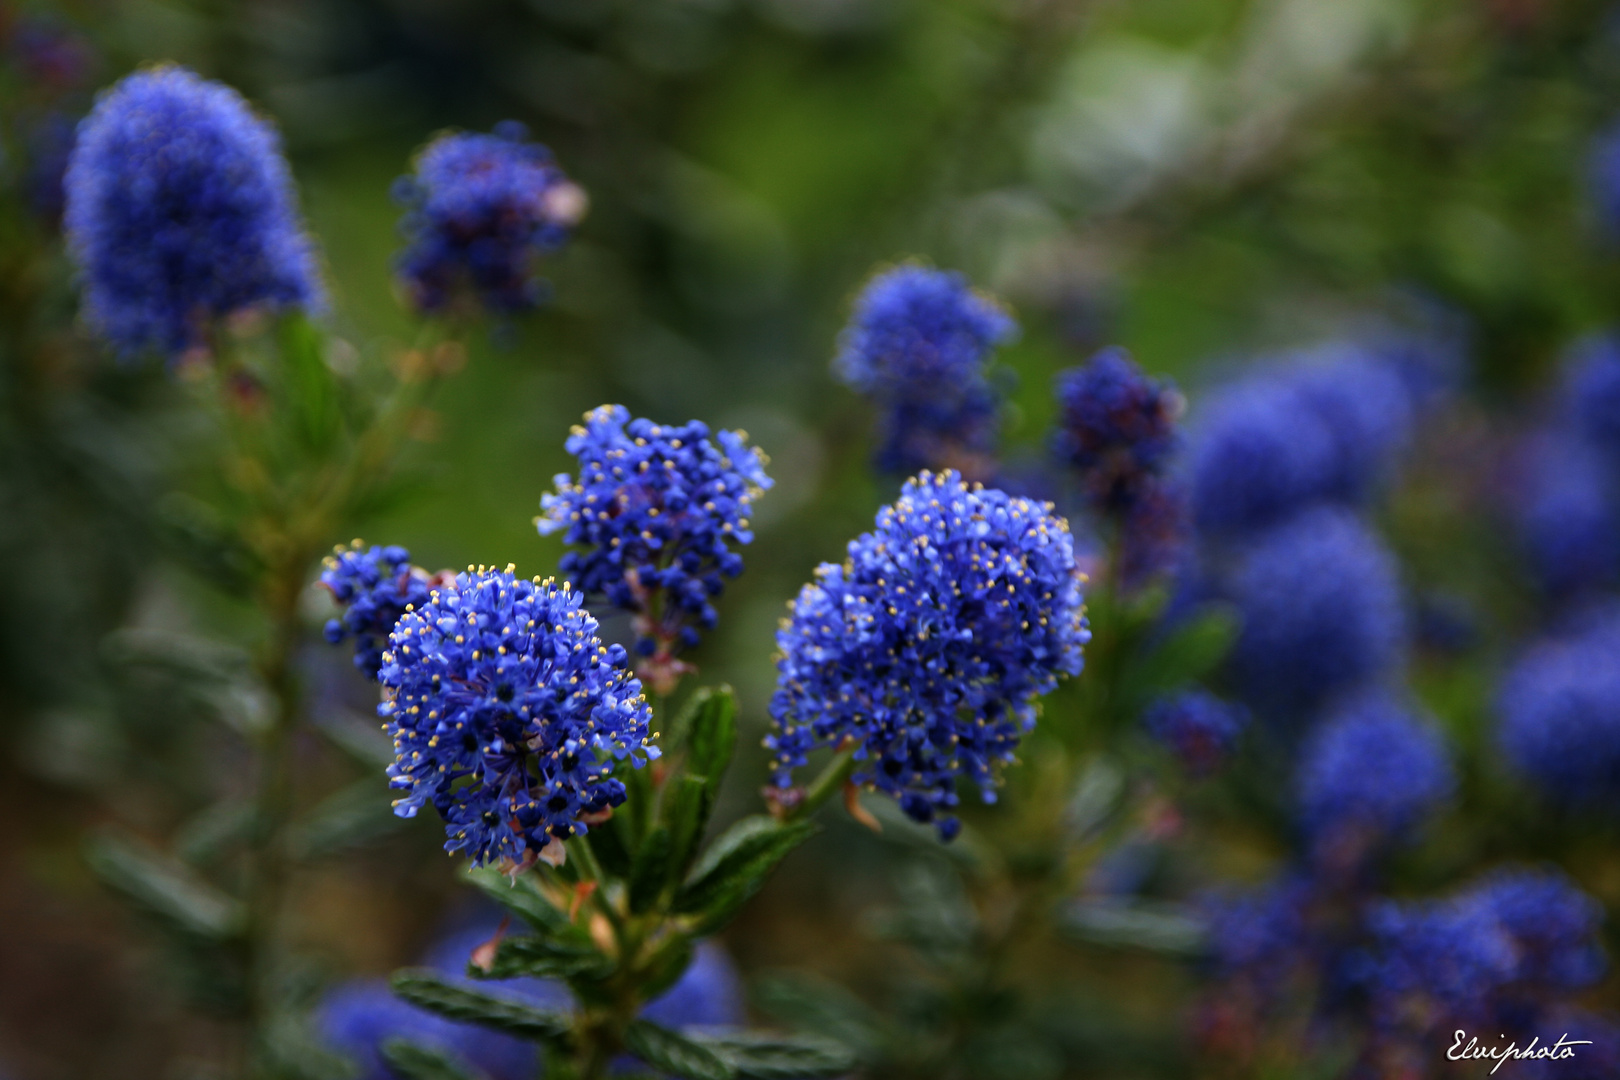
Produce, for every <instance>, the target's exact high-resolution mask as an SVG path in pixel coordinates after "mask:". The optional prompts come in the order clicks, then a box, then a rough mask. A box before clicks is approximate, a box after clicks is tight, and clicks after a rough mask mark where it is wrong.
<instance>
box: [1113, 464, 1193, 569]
mask: <svg viewBox="0 0 1620 1080" xmlns="http://www.w3.org/2000/svg"><path fill="white" fill-rule="evenodd" d="M1119 525H1120V528H1119V577H1120V581H1121V583H1122V584H1124V585H1125V586H1126V587H1127V588H1133V587H1135V586H1137V585H1140V584H1142V583H1143V582H1146V581H1149V580H1151V579H1153V578H1155V577H1157V576H1158V575H1160V574H1163V573H1166V572H1169V571H1173V570H1175V569H1176V568H1177V567H1179V566H1181V565H1182V564H1183V563H1184V562H1185V559H1186V556H1187V554H1188V541H1189V540H1190V539H1191V537H1190V535H1189V534H1190V532H1191V522H1190V521H1189V520H1188V508H1187V496H1186V492H1185V491H1184V490H1183V489H1182V487H1181V486H1180V484H1178V483H1177V482H1176V481H1175V480H1173V479H1169V478H1165V477H1149V478H1147V479H1145V480H1144V481H1143V482H1142V484H1141V485H1140V486H1139V487H1138V488H1137V491H1136V495H1135V498H1134V499H1133V500H1132V502H1131V505H1130V506H1129V507H1127V508H1126V510H1125V513H1124V516H1123V518H1121V520H1120V523H1119Z"/></svg>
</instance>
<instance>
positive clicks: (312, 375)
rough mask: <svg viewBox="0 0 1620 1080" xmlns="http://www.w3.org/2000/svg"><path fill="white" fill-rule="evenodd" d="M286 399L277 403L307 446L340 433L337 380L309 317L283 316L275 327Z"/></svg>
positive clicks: (321, 445)
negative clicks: (279, 347)
mask: <svg viewBox="0 0 1620 1080" xmlns="http://www.w3.org/2000/svg"><path fill="white" fill-rule="evenodd" d="M277 330H278V333H277V339H278V344H279V345H280V346H281V350H280V351H281V363H280V365H279V366H278V370H279V371H280V373H281V377H282V380H283V384H284V386H285V389H286V395H285V396H286V400H285V401H282V402H280V403H279V405H280V407H281V408H282V409H284V410H285V412H284V414H283V415H285V416H286V418H287V419H288V420H290V421H292V422H293V424H295V425H296V437H297V438H298V440H299V441H300V442H302V443H303V444H304V446H305V447H307V448H308V449H310V450H315V451H320V450H324V449H326V448H328V447H330V446H331V445H332V444H333V442H335V441H336V439H337V437H338V436H339V435H340V434H342V430H343V418H342V415H341V414H340V412H339V410H338V398H337V381H336V379H335V378H334V376H333V374H332V369H331V368H330V367H328V366H327V364H326V338H325V335H323V334H322V333H321V331H320V328H319V327H318V326H316V325H315V323H314V322H312V321H311V320H309V319H307V318H304V317H303V316H301V315H298V314H290V315H286V316H283V317H282V319H281V320H280V323H279V325H278V327H277Z"/></svg>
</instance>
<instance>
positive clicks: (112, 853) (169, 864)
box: [86, 835, 247, 941]
mask: <svg viewBox="0 0 1620 1080" xmlns="http://www.w3.org/2000/svg"><path fill="white" fill-rule="evenodd" d="M86 858H87V859H88V861H89V863H90V868H91V869H92V870H94V871H95V872H96V874H97V876H99V877H100V878H101V879H102V880H103V881H105V882H106V883H107V884H108V885H110V886H111V887H112V888H114V889H116V890H118V891H119V892H121V893H123V894H124V895H125V896H126V897H128V898H129V899H131V900H133V901H135V903H137V904H139V905H140V906H141V907H143V908H145V909H146V910H147V911H149V912H151V913H152V914H154V915H156V916H158V917H159V918H161V919H163V920H164V921H165V922H167V923H170V924H171V925H173V926H174V927H175V928H177V929H179V930H181V931H183V932H185V933H187V934H191V935H194V936H196V937H200V938H206V939H208V940H211V941H226V940H229V939H232V938H235V937H237V936H238V935H239V934H241V932H242V930H243V929H244V927H245V926H246V922H247V919H246V913H245V912H244V910H243V908H242V905H241V904H239V903H237V901H236V900H234V899H232V898H231V897H229V896H226V895H225V894H224V893H222V892H220V891H219V890H218V889H216V888H214V887H213V886H212V885H210V884H209V883H208V882H206V881H204V880H202V879H201V878H200V877H198V876H197V875H196V874H195V873H193V872H192V870H191V869H190V868H189V867H187V866H186V865H185V864H183V863H180V862H176V861H174V860H172V859H169V858H167V857H165V856H164V855H162V854H160V853H158V852H156V851H153V850H152V849H151V848H148V847H147V846H146V845H145V844H142V843H140V842H139V841H136V840H133V839H125V838H122V837H116V836H111V835H102V836H99V837H97V838H96V839H94V840H92V841H91V842H90V846H89V850H88V851H87V852H86Z"/></svg>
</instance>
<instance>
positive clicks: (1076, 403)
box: [1051, 348, 1182, 512]
mask: <svg viewBox="0 0 1620 1080" xmlns="http://www.w3.org/2000/svg"><path fill="white" fill-rule="evenodd" d="M1057 398H1058V421H1057V428H1056V430H1055V431H1053V433H1052V437H1051V449H1052V454H1053V456H1054V457H1056V458H1057V459H1058V461H1059V462H1061V463H1062V464H1064V465H1067V466H1068V467H1070V468H1072V469H1074V470H1075V471H1076V472H1077V473H1078V474H1079V477H1080V480H1081V483H1082V484H1083V486H1084V488H1085V491H1086V494H1087V497H1088V499H1089V501H1090V502H1091V503H1092V504H1093V505H1094V506H1095V507H1097V508H1098V509H1099V510H1102V511H1104V512H1117V511H1119V510H1122V509H1124V508H1125V507H1128V506H1131V505H1133V504H1134V503H1135V502H1136V501H1137V499H1138V497H1139V495H1140V493H1141V491H1142V489H1143V488H1144V487H1145V486H1147V485H1148V484H1150V483H1152V481H1153V478H1154V477H1156V476H1157V474H1158V473H1159V471H1160V470H1161V469H1162V467H1163V466H1164V464H1165V462H1166V460H1167V459H1168V458H1169V456H1170V454H1171V452H1172V451H1174V450H1175V448H1176V445H1177V443H1178V434H1177V431H1176V419H1177V417H1178V416H1179V415H1180V414H1181V409H1182V400H1181V396H1180V395H1179V394H1177V393H1176V391H1175V388H1174V387H1173V386H1171V385H1170V384H1169V383H1164V382H1159V381H1158V380H1155V379H1150V378H1148V377H1147V376H1146V375H1145V374H1143V373H1142V369H1141V368H1139V367H1137V366H1136V363H1135V362H1134V361H1132V360H1131V357H1130V354H1129V353H1127V352H1126V351H1125V350H1124V349H1120V348H1111V349H1104V350H1103V351H1101V352H1099V353H1098V354H1097V355H1096V356H1093V357H1092V358H1091V359H1090V360H1088V361H1087V362H1086V363H1084V364H1082V365H1080V366H1079V367H1073V368H1069V369H1068V370H1067V371H1063V372H1060V373H1059V374H1058V377H1057Z"/></svg>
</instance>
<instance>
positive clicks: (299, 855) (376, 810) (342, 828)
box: [287, 777, 405, 859]
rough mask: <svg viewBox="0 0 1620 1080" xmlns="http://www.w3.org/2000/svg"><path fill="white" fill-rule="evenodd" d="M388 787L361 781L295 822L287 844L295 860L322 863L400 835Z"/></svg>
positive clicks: (400, 822)
mask: <svg viewBox="0 0 1620 1080" xmlns="http://www.w3.org/2000/svg"><path fill="white" fill-rule="evenodd" d="M404 822H405V819H403V818H400V817H398V816H396V815H395V814H394V811H393V801H392V800H391V799H390V798H389V797H388V788H387V786H386V785H385V784H384V783H383V782H382V781H381V780H380V779H379V778H377V777H367V778H365V779H364V780H357V781H355V782H354V783H352V784H350V785H349V786H348V787H346V788H343V789H342V790H340V791H337V792H335V793H333V794H332V795H330V796H328V797H327V798H325V799H323V800H322V801H321V802H320V803H319V804H317V805H316V806H315V807H314V809H312V810H310V811H309V813H308V814H306V815H305V816H304V817H302V818H300V819H299V820H298V821H296V822H294V823H293V825H292V827H291V828H290V829H289V830H288V833H287V844H288V848H289V850H290V851H291V852H292V855H293V857H294V858H295V859H318V858H321V857H323V856H326V855H334V854H337V853H338V852H342V851H348V850H350V849H352V848H356V847H360V846H362V845H364V844H369V843H372V842H373V841H376V840H379V839H381V838H382V837H384V836H388V835H389V834H391V833H394V832H397V831H399V829H400V828H402V827H403V826H404Z"/></svg>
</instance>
